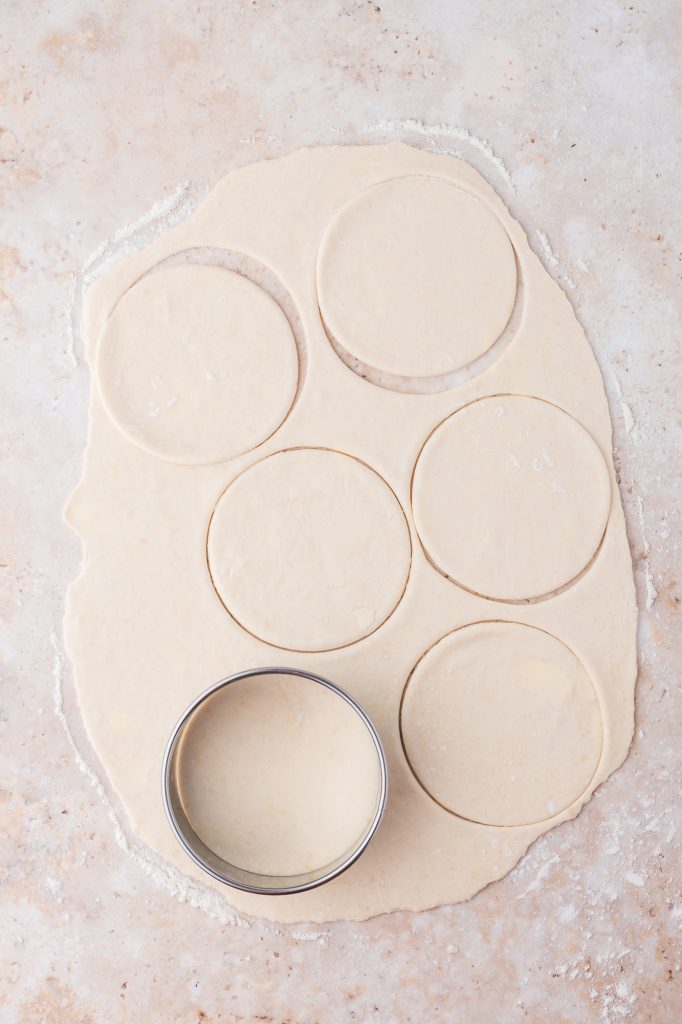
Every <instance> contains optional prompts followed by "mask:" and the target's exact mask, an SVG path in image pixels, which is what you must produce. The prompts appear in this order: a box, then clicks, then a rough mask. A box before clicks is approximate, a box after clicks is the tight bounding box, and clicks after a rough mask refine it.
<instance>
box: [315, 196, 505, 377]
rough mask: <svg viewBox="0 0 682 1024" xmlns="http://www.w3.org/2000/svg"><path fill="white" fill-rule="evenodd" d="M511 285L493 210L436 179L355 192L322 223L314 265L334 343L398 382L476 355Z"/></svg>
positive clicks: (486, 343)
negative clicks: (394, 377)
mask: <svg viewBox="0 0 682 1024" xmlns="http://www.w3.org/2000/svg"><path fill="white" fill-rule="evenodd" d="M516 285H517V272H516V259H515V256H514V250H513V248H512V245H511V242H510V240H509V236H508V234H507V232H506V231H505V229H504V227H503V226H502V224H501V223H500V221H499V220H498V219H497V217H496V216H495V214H494V213H493V212H492V210H490V209H489V207H488V206H487V205H486V204H485V203H484V202H483V201H482V200H480V199H478V198H476V197H475V196H473V195H471V194H470V193H468V192H465V191H463V190H462V189H460V188H457V186H455V185H454V184H451V183H449V182H447V181H444V180H442V179H438V178H428V177H419V176H413V177H404V178H395V179H393V180H390V181H385V182H381V183H380V184H378V185H374V186H372V187H371V188H368V189H366V190H365V191H363V192H361V193H360V194H359V195H356V196H354V197H353V198H352V199H351V200H350V201H349V202H348V203H346V205H345V206H344V207H342V209H341V210H339V211H338V213H337V214H336V215H335V216H334V218H333V219H332V221H331V222H330V224H329V225H328V227H327V229H326V231H325V233H324V236H323V239H322V243H321V245H320V250H319V254H318V261H317V288H318V302H319V306H320V312H321V314H322V318H323V320H324V323H325V326H326V327H327V329H328V331H329V333H330V334H331V335H332V337H333V338H334V340H335V341H336V342H337V343H339V344H341V345H342V346H343V348H344V349H346V351H347V352H348V353H350V355H352V356H354V357H355V358H357V359H360V360H362V361H363V362H364V363H366V364H367V365H368V366H370V367H373V368H375V369H377V370H383V371H385V372H387V373H391V374H397V375H403V376H406V377H431V376H435V375H438V374H445V373H448V372H450V371H451V370H457V369H460V368H462V367H464V366H466V365H468V364H469V363H471V362H473V361H474V360H475V359H477V358H478V357H479V356H481V355H483V353H484V352H486V351H487V350H488V349H489V348H490V347H491V346H492V345H493V344H494V343H495V341H496V340H497V338H498V337H499V336H500V335H501V334H502V332H503V330H504V328H505V326H506V325H507V323H508V321H509V318H510V316H511V313H512V309H513V307H514V301H515V298H516Z"/></svg>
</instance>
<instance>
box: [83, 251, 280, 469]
mask: <svg viewBox="0 0 682 1024" xmlns="http://www.w3.org/2000/svg"><path fill="white" fill-rule="evenodd" d="M97 378H98V382H99V388H100V392H101V395H102V398H103V399H104V403H105V405H106V407H107V410H108V412H109V414H110V416H111V418H112V419H113V420H114V422H115V423H116V425H117V427H118V428H119V430H120V431H121V432H122V433H123V434H124V435H125V436H126V437H127V438H128V440H129V441H131V442H132V443H133V444H135V445H137V446H138V447H139V448H142V449H144V450H145V451H148V452H150V453H151V454H153V455H157V456H158V457H160V458H162V459H167V460H168V461H170V462H178V463H182V464H205V463H213V462H221V461H223V460H225V459H229V458H233V457H234V456H236V455H240V454H242V453H244V452H247V451H250V450H251V449H252V448H255V447H256V446H257V445H259V444H261V443H262V442H263V441H265V440H266V438H268V437H270V435H271V434H273V433H274V431H275V430H277V428H278V427H279V426H280V425H281V424H282V422H283V421H284V419H285V418H286V416H287V414H288V412H289V410H290V408H291V405H292V403H293V400H294V396H295V394H296V387H297V383H298V355H297V352H296V343H295V341H294V336H293V333H292V330H291V327H290V325H289V321H288V320H287V318H286V316H285V315H284V313H283V312H282V310H281V309H280V307H279V306H278V305H277V303H276V302H275V301H274V300H273V299H271V298H270V296H269V295H268V294H267V293H266V292H265V291H263V289H262V288H259V287H258V285H256V284H254V283H253V282H252V281H249V280H248V278H246V277H243V276H242V275H240V274H236V273H234V272H233V271H229V270H223V269H222V268H220V267H212V266H201V265H190V264H184V265H181V266H176V267H172V268H167V269H163V270H158V271H155V272H154V273H151V274H147V275H146V276H145V277H143V278H141V279H140V280H139V281H137V282H136V283H135V284H134V285H133V286H132V287H131V288H130V289H129V290H128V291H127V292H125V294H124V295H123V297H122V298H121V299H120V301H119V302H118V303H117V305H116V306H115V307H114V310H113V312H112V313H111V315H110V317H109V319H108V320H107V322H106V325H105V327H104V330H103V332H102V336H101V338H100V341H99V347H98V352H97Z"/></svg>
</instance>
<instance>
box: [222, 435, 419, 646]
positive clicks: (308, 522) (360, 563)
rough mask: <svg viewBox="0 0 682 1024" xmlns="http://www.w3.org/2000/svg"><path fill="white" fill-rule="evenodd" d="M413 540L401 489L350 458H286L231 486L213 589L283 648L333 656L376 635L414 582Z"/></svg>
mask: <svg viewBox="0 0 682 1024" xmlns="http://www.w3.org/2000/svg"><path fill="white" fill-rule="evenodd" d="M411 553H412V552H411V544H410V534H409V530H408V527H407V522H406V519H405V515H404V513H403V510H402V508H401V506H400V504H399V502H398V499H397V498H396V496H395V494H394V493H393V491H392V490H391V488H390V487H389V486H388V485H387V484H386V483H385V482H384V480H383V479H382V478H381V477H380V476H379V475H378V474H377V473H375V472H374V471H373V470H371V469H369V467H368V466H366V465H365V464H364V463H362V462H360V461H359V460H358V459H355V458H353V457H351V456H349V455H342V454H341V453H339V452H336V451H329V450H328V449H322V448H296V449H292V450H289V451H283V452H277V453H275V454H274V455H271V456H269V457H268V458H266V459H263V460H262V461H261V462H257V463H256V464H255V465H254V466H252V467H251V468H250V469H247V470H246V471H245V472H244V473H242V474H241V476H238V477H237V479H236V480H234V481H233V483H231V484H230V485H229V486H228V488H227V489H226V490H225V491H224V492H223V494H222V496H221V498H220V500H219V501H218V503H217V505H216V508H215V511H214V513H213V517H212V519H211V524H210V527H209V532H208V544H207V557H208V565H209V570H210V573H211V578H212V580H213V585H214V587H215V589H216V591H217V593H218V596H219V597H220V599H221V601H222V602H223V604H224V605H225V607H226V608H227V610H228V611H229V612H230V614H231V615H232V616H233V618H235V619H236V620H237V622H239V623H240V625H242V626H243V627H244V628H245V629H247V630H248V631H249V632H250V633H253V634H254V636H256V637H258V638H259V639H261V640H265V641H266V642H267V643H269V644H272V645H273V646H275V647H283V648H285V649H287V650H297V651H326V650H333V649H335V648H337V647H345V646H346V645H347V644H352V643H354V642H355V641H356V640H360V639H362V638H363V637H366V636H369V634H370V633H373V632H374V631H375V630H376V629H378V627H379V626H381V624H382V623H383V622H385V621H386V619H387V618H388V617H389V615H391V613H392V612H393V611H394V609H395V608H396V606H397V604H398V602H399V601H400V598H401V597H402V594H403V591H404V589H405V586H406V584H407V577H408V575H409V571H410V562H411Z"/></svg>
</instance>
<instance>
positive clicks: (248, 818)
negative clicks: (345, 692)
mask: <svg viewBox="0 0 682 1024" xmlns="http://www.w3.org/2000/svg"><path fill="white" fill-rule="evenodd" d="M178 775H179V778H180V786H181V797H182V801H183V806H184V807H185V810H186V811H187V812H188V817H189V819H190V822H191V824H192V827H193V828H194V830H195V832H196V833H197V835H199V837H200V838H201V839H202V840H203V841H204V842H205V843H206V845H207V846H208V847H209V849H211V850H213V851H214V852H215V853H217V854H218V855H219V856H221V857H222V858H223V859H224V860H227V861H228V863H230V864H233V865H236V866H237V867H242V868H245V869H246V870H249V871H258V872H261V873H263V874H273V875H294V874H302V873H304V872H307V871H314V870H316V869H317V868H321V867H324V866H325V865H327V864H330V863H331V862H332V861H334V860H336V858H337V857H338V856H339V854H342V853H344V852H345V851H346V850H349V849H351V848H352V847H353V846H354V845H355V844H356V842H357V840H358V839H359V838H360V837H361V836H362V834H363V833H364V831H365V830H366V828H367V825H368V823H369V822H370V821H371V820H372V818H373V816H374V813H375V811H376V807H377V801H378V797H379V785H380V775H379V761H378V757H377V752H376V748H375V746H374V741H373V739H372V737H371V735H370V733H369V730H368V729H367V727H366V726H365V724H364V722H363V721H362V719H361V718H360V716H359V715H358V714H357V713H356V712H355V710H354V709H353V708H352V707H351V706H350V704H347V703H346V701H344V700H342V699H341V698H339V697H338V696H337V695H336V694H335V693H334V692H333V691H332V690H328V689H326V688H325V687H323V686H320V684H319V683H315V682H313V681H311V680H308V679H303V678H297V677H294V676H284V675H279V676H273V675H268V676H256V677H252V678H249V679H241V680H238V681H237V682H234V683H231V684H230V685H229V686H227V687H225V688H224V689H222V690H220V691H218V693H217V694H215V695H214V696H213V697H211V698H209V699H208V701H207V702H206V704H204V705H203V707H202V708H201V709H200V711H199V712H198V713H197V714H196V715H195V717H194V718H193V719H192V720H191V722H190V725H189V727H188V729H187V732H186V733H185V735H184V736H183V739H182V743H181V747H180V756H179V762H178Z"/></svg>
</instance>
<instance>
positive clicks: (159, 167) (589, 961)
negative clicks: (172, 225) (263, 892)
mask: <svg viewBox="0 0 682 1024" xmlns="http://www.w3.org/2000/svg"><path fill="white" fill-rule="evenodd" d="M681 38H682V14H681V12H680V8H679V5H678V4H677V3H676V2H675V0H649V2H647V3H642V4H639V3H628V2H616V0H593V2H591V3H587V2H583V0H575V2H565V0H564V2H560V3H557V2H545V0H527V2H525V3H524V2H519V0H511V2H510V0H488V2H480V3H470V2H465V0H424V2H416V0H395V2H386V0H376V2H369V3H368V2H365V0H352V2H345V3H333V2H331V0H318V2H316V3H312V2H306V0H298V2H293V0H291V2H288V3H287V2H270V3H268V2H265V0H251V2H247V0H243V2H237V0H232V2H224V0H223V2H218V0H195V2H194V3H191V4H190V3H186V2H179V0H178V2H176V0H170V2H166V3H164V2H161V0H159V2H154V0H138V2H137V3H133V2H130V3H126V2H116V3H114V2H112V0H103V2H99V3H86V2H84V0H62V2H60V3H52V4H50V3H46V2H33V0H27V2H24V3H19V2H14V0H5V2H4V3H3V4H2V5H1V7H0V52H1V54H2V61H1V63H0V79H1V85H0V188H1V201H2V212H1V215H0V225H1V228H0V317H1V320H2V375H1V386H2V392H3V396H2V403H1V411H2V462H3V473H2V481H3V483H2V503H1V506H0V507H1V510H2V530H1V531H0V538H1V539H0V543H1V544H2V552H1V554H0V562H1V563H2V565H1V566H0V568H1V576H0V579H1V581H2V603H3V615H2V620H1V622H2V645H1V648H0V650H1V654H2V682H1V689H0V705H1V706H0V850H1V853H0V857H1V860H0V1021H2V1024H43V1022H45V1024H104V1022H106V1024H109V1022H111V1024H119V1022H120V1024H124V1022H135V1024H137V1022H140V1021H144V1022H148V1024H166V1022H168V1024H170V1022H182V1024H199V1022H205V1024H214V1022H233V1021H244V1022H256V1021H259V1022H267V1024H315V1022H321V1024H322V1022H334V1024H337V1022H339V1024H341V1022H344V1021H362V1022H365V1021H376V1022H382V1024H394V1022H396V1024H408V1022H413V1024H425V1022H435V1021H447V1022H453V1024H460V1022H461V1024H492V1022H493V1021H494V1022H496V1024H514V1022H516V1021H519V1022H528V1024H547V1022H551V1024H569V1022H570V1024H586V1022H587V1024H591V1022H595V1024H615V1022H620V1021H632V1022H633V1024H646V1022H654V1024H679V1021H680V1020H681V1019H682V991H681V988H682V981H681V978H680V957H681V953H680V928H681V927H682V893H681V888H682V869H681V866H680V853H679V850H680V843H681V841H682V835H681V832H682V828H681V824H682V820H681V818H682V816H681V813H680V789H681V785H680V784H681V778H680V775H681V764H680V762H681V754H680V750H681V747H682V744H681V737H682V714H681V709H680V665H681V664H682V631H681V630H680V613H679V602H680V593H681V591H680V570H681V566H680V549H679V544H680V540H679V538H680V484H679V480H680V473H681V471H682V465H681V462H682V458H681V454H680V452H681V450H682V449H681V445H680V440H681V433H682V431H681V427H680V419H681V403H680V392H681V391H682V379H681V373H680V365H681V360H680V331H681V328H680V301H679V300H680V276H681V273H682V238H681V234H682V232H681V230H680V224H681V223H682V221H681V218H680V208H679V188H680V180H681V176H682V161H681V159H680V131H681V127H680V126H681V124H682V116H681V115H682V109H681V107H682V104H681V103H680V88H681V86H682V72H681V71H680V49H679V46H680V39H681ZM395 139H402V140H403V141H406V142H410V143H413V144H415V145H420V146H425V147H429V148H432V149H434V150H437V151H438V150H442V151H446V150H447V151H451V152H457V153H459V154H461V155H462V156H464V157H465V159H467V160H469V161H470V162H471V163H472V164H474V165H475V166H476V167H477V168H478V169H479V170H481V171H482V173H483V174H484V175H485V176H486V177H487V178H488V180H489V181H490V182H491V184H492V185H493V186H494V187H495V188H496V189H497V190H498V192H499V193H500V194H501V196H502V198H503V199H504V200H505V202H506V203H507V204H508V205H509V207H510V209H511V211H512V213H513V215H514V216H515V217H516V218H517V219H518V220H519V221H520V222H521V223H522V224H523V226H524V227H525V229H526V230H527V232H528V234H529V238H530V240H531V244H532V245H533V247H534V248H535V249H536V251H537V252H538V254H539V255H540V257H541V258H542V259H543V260H544V262H545V265H546V266H547V267H548V269H549V271H550V272H551V273H552V274H553V275H554V276H555V277H556V278H557V279H558V280H559V282H560V283H561V284H562V286H563V287H564V289H565V290H566V291H567V294H568V295H569V297H570V299H571V301H572V303H573V304H574V306H575V309H576V312H577V314H578V317H579V318H580V320H581V322H582V323H583V325H584V327H585V330H586V332H587V335H588V338H589V339H590V341H591V344H592V346H593V348H594V351H595V354H596V357H597V360H598V362H599V365H600V367H601V369H602V373H603V375H604V381H605V385H606V389H607V392H608V397H609V402H610V407H611V413H612V417H613V425H614V447H615V452H616V460H617V465H618V467H619V472H620V484H621V493H622V497H623V501H624V504H625V511H626V517H627V524H628V531H629V538H630V543H631V547H632V556H633V561H634V565H635V572H636V579H637V591H638V598H639V603H640V609H641V617H640V624H639V652H640V664H641V671H640V677H639V682H638V687H637V716H636V717H637V721H636V731H635V739H634V742H633V747H632V751H631V753H630V756H629V758H628V760H627V762H626V763H625V765H624V766H623V768H622V769H621V770H620V771H618V772H617V773H616V774H615V775H614V776H613V777H612V778H611V779H610V780H609V781H608V782H607V783H606V784H605V785H604V786H602V787H601V789H600V790H599V791H598V793H597V795H596V797H595V799H594V800H593V801H592V802H591V803H590V804H589V805H588V806H587V807H586V808H585V809H584V811H583V812H582V813H581V814H580V816H579V817H578V818H577V819H576V820H574V821H571V822H568V823H566V824H564V825H562V826H560V827H559V828H557V829H555V830H554V831H553V832H550V833H549V834H547V835H546V836H545V837H543V838H541V839H540V840H538V841H537V842H536V843H535V844H534V846H533V847H531V849H530V851H529V853H528V855H527V856H526V857H525V858H523V860H522V861H521V862H520V863H519V864H518V866H517V867H516V868H515V869H514V870H513V871H512V872H511V874H510V875H508V876H507V877H506V878H505V879H503V880H502V881H500V882H497V883H495V884H494V885H491V886H489V887H488V888H487V889H485V890H484V891H483V892H481V893H479V894H478V896H476V897H475V898H474V899H473V900H471V901H469V902H468V903H464V904H460V905H458V906H452V907H442V908H440V909H436V910H433V911H430V912H427V913H422V914H411V913H396V914H391V915H388V916H384V917H379V918H376V919H374V920H371V921H368V922H366V923H364V924H356V923H354V924H345V923H337V924H333V925H329V926H327V927H324V928H320V927H319V926H316V927H314V928H313V927H311V926H306V925H305V924H302V925H300V926H293V927H292V926H287V927H280V928H277V927H275V926H273V925H270V924H267V923H265V922H261V921H236V920H235V919H234V917H233V916H232V915H231V913H230V910H229V906H228V905H227V903H226V902H225V901H223V900H221V899H219V898H218V899H216V898H214V897H213V898H209V897H208V896H207V895H206V894H203V892H202V889H201V887H199V888H196V887H195V888H194V889H192V890H190V891H189V892H185V893H184V896H185V898H184V900H183V899H181V898H179V896H180V895H182V894H180V893H178V891H177V886H176V885H175V883H174V881H173V879H172V877H171V876H167V875H165V874H164V872H163V871H162V870H160V869H159V867H158V865H155V864H154V863H153V862H152V861H151V860H150V859H149V857H147V856H146V855H145V851H144V850H140V848H139V847H138V846H137V845H136V844H135V842H134V840H132V837H131V836H130V835H129V833H128V830H127V825H126V823H125V818H124V816H122V815H121V812H120V810H119V808H118V806H117V804H116V801H115V800H114V799H112V797H111V794H110V793H109V792H108V789H107V784H106V780H105V779H104V777H103V775H102V771H101V767H100V766H99V764H98V762H97V759H96V757H95V756H94V754H93V752H92V750H91V749H90V748H89V747H88V745H87V741H86V740H85V738H84V736H83V730H82V725H81V723H80V720H79V716H78V710H77V707H76V705H75V699H74V693H73V683H72V679H71V675H70V669H69V666H68V663H66V661H65V660H64V659H63V654H62V641H61V618H62V612H63V606H64V593H65V588H66V586H67V584H68V582H69V581H70V580H71V579H73V577H74V576H75V575H76V573H77V571H78V566H79V559H80V544H79V541H78V539H77V538H76V537H75V535H74V534H72V532H71V531H70V530H69V529H68V528H67V527H66V526H64V525H63V523H62V521H61V517H60V513H61V508H62V506H63V504H64V502H65V499H66V497H67V496H68V494H69V492H70V490H71V488H72V487H73V485H74V484H75V483H76V481H77V479H78V477H79V474H80V469H81V460H82V455H83V448H84V443H85V431H86V417H87V401H88V392H89V387H90V379H89V374H88V371H87V368H86V367H85V365H84V362H83V358H82V351H81V348H80V339H79V337H78V333H77V331H76V332H75V333H74V331H73V325H74V323H76V322H77V320H78V310H79V302H80V292H81V289H82V286H83V283H84V281H87V279H88V276H89V275H91V274H92V272H93V270H94V269H96V267H97V266H98V265H100V264H101V262H102V259H103V257H106V256H107V254H111V253H114V254H115V253H116V252H121V251H124V250H125V248H126V247H127V246H136V245H140V244H142V243H143V242H144V241H146V240H147V238H148V237H150V234H151V233H153V231H154V230H157V229H158V224H159V223H162V222H170V221H173V220H177V219H178V218H180V217H182V216H184V215H186V214H187V213H188V212H189V210H191V209H192V207H193V205H194V204H196V202H197V201H198V200H200V199H201V198H202V197H203V196H204V195H205V194H206V192H207V191H208V189H209V187H210V186H211V185H212V184H214V183H215V182H216V181H217V180H218V178H219V177H220V176H221V175H222V174H223V173H225V172H226V171H227V170H229V169H230V168H231V167H233V166H235V165H236V164H240V163H245V162H247V161H251V160H255V159H258V158H261V157H264V156H272V155H276V154H279V153H285V152H287V151H289V150H291V149H294V148H296V147H298V146H301V145H320V144H329V143H339V142H341V143H352V142H363V143H366V142H372V141H377V142H378V141H387V140H395ZM159 201H161V203H160V205H159ZM152 208H153V211H152V214H151V215H150V214H149V211H150V209H152ZM131 224H133V225H135V224H136V226H134V227H133V228H132V229H130V227H129V225H131ZM112 239H113V241H111V240H112ZM107 240H110V241H109V242H107Z"/></svg>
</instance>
